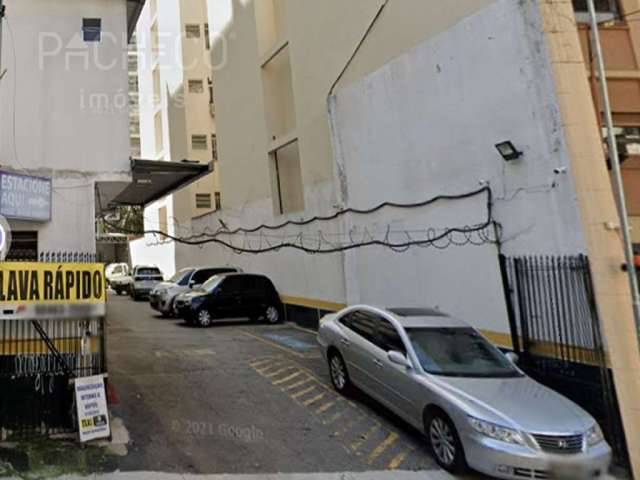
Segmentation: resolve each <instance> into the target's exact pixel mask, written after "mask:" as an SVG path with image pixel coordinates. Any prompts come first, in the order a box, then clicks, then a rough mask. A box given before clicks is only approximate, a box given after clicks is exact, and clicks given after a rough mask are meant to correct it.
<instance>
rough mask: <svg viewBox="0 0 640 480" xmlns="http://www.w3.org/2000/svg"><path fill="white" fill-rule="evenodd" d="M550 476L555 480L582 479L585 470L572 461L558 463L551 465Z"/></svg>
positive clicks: (584, 475)
mask: <svg viewBox="0 0 640 480" xmlns="http://www.w3.org/2000/svg"><path fill="white" fill-rule="evenodd" d="M551 478H554V479H557V480H584V479H585V478H586V471H585V470H584V469H583V468H582V467H581V466H579V465H576V464H572V463H558V464H555V465H552V466H551Z"/></svg>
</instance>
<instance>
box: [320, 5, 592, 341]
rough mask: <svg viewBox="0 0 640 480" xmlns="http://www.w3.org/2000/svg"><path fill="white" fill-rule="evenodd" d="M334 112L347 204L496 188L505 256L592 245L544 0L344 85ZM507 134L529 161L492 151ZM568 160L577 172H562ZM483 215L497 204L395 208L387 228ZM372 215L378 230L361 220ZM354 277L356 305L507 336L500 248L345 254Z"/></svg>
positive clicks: (351, 291)
mask: <svg viewBox="0 0 640 480" xmlns="http://www.w3.org/2000/svg"><path fill="white" fill-rule="evenodd" d="M331 110H332V124H333V129H334V147H335V151H336V162H337V170H338V171H340V172H342V175H343V178H342V185H343V188H342V191H341V194H342V196H343V198H344V202H345V203H346V204H348V205H352V206H360V207H362V206H367V205H373V204H376V203H378V202H379V201H380V199H381V198H384V199H386V200H392V201H395V202H401V203H402V202H404V203H413V202H417V201H420V200H424V199H427V198H430V197H433V196H436V195H441V194H453V195H455V194H464V193H467V192H470V191H474V190H476V189H477V188H479V186H480V185H483V184H487V185H489V186H490V188H491V190H492V192H493V195H494V198H493V201H494V209H493V215H494V219H495V220H496V221H497V222H499V223H500V225H501V226H502V252H503V253H505V254H506V255H528V254H553V255H561V254H576V253H584V252H585V248H586V246H585V239H584V233H583V229H582V226H581V223H580V216H579V210H578V205H577V200H576V191H575V185H574V182H573V179H572V172H571V164H570V160H569V156H568V151H567V148H566V145H565V140H564V136H563V131H562V129H561V128H559V126H560V122H561V119H560V112H559V107H558V99H557V96H556V86H555V84H554V81H553V77H552V70H551V64H550V62H549V59H548V52H547V50H546V48H545V46H544V37H543V35H542V24H541V17H540V15H539V11H538V8H537V5H536V4H535V3H533V2H513V1H510V0H501V1H498V2H495V3H494V4H492V5H490V6H488V7H486V8H485V9H483V10H482V11H480V12H478V13H476V14H475V15H473V16H470V17H469V18H466V19H465V20H463V21H461V22H459V23H458V24H457V25H455V26H453V27H452V28H450V29H448V30H447V31H445V32H443V33H440V34H438V35H437V36H435V37H434V38H432V39H430V40H427V41H425V42H423V43H422V44H420V45H419V46H418V47H416V48H415V49H413V50H412V51H410V52H408V53H406V54H404V55H402V56H400V57H399V58H397V59H396V60H394V61H392V62H390V63H389V64H387V65H385V66H384V67H383V68H381V69H379V70H378V71H376V72H375V73H372V74H370V75H368V76H366V77H365V78H363V79H361V80H359V81H355V82H353V83H352V84H351V85H349V86H347V87H345V88H343V89H341V90H339V91H338V93H337V94H336V95H335V97H334V98H333V99H332V102H331ZM504 140H511V141H512V142H513V143H514V144H515V145H516V146H517V147H518V148H519V149H521V150H522V151H523V157H522V158H521V159H519V160H516V161H512V162H505V161H504V160H503V159H502V158H501V156H500V155H499V154H498V152H497V150H496V148H495V144H497V143H498V142H501V141H504ZM558 168H559V169H563V170H566V173H563V174H556V173H555V172H554V170H555V169H558ZM381 192H384V193H381ZM485 218H486V199H485V198H484V197H478V198H475V199H467V200H464V201H462V200H459V201H448V202H441V203H437V204H434V205H432V206H429V207H425V208H421V209H415V210H412V211H410V212H409V213H404V214H399V213H395V212H391V213H388V214H386V216H385V217H384V218H379V219H378V220H379V223H378V224H377V225H378V228H380V227H382V228H384V225H385V224H388V223H390V222H392V225H393V228H394V229H395V230H409V231H411V232H414V233H411V235H412V236H413V238H421V237H422V238H426V233H420V230H422V231H423V232H424V230H425V229H426V228H429V227H432V228H436V229H438V230H439V231H441V230H442V229H446V228H451V227H464V226H465V225H473V224H478V223H482V222H483V221H484V219H485ZM356 222H357V223H356ZM365 222H366V223H367V224H368V225H375V224H373V223H372V221H371V220H370V219H363V220H360V219H357V220H354V221H353V223H354V224H355V225H356V226H358V225H360V227H362V225H363V224H364V223H365ZM369 228H372V227H371V226H369ZM396 238H397V237H396ZM442 244H445V245H446V242H441V243H440V245H442ZM346 277H347V280H348V283H347V300H348V303H356V302H373V303H381V304H384V305H396V304H403V305H404V304H416V303H429V304H436V305H438V306H439V307H441V308H443V309H444V310H447V311H449V312H451V313H454V314H457V315H459V316H461V317H463V318H468V319H469V320H470V321H472V322H473V323H474V324H475V325H476V326H478V327H480V328H483V329H485V330H489V331H493V332H500V333H507V332H508V331H509V329H508V323H507V317H506V312H505V307H504V295H503V290H502V280H501V277H500V273H499V268H498V251H497V249H496V247H495V246H493V245H485V246H474V245H467V246H461V247H456V246H451V247H450V248H447V249H442V250H440V249H437V248H430V249H419V248H417V249H412V250H409V251H408V252H406V253H404V254H398V253H394V252H390V251H388V250H383V249H378V248H374V249H364V250H356V251H354V252H350V253H347V258H346ZM398 284H401V285H402V287H401V288H398V287H397V286H394V285H398ZM462 299H464V301H461V300H462Z"/></svg>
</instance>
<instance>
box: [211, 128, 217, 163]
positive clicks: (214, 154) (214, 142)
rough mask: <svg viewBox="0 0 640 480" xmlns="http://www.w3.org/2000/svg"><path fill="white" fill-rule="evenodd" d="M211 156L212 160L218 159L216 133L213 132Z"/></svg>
mask: <svg viewBox="0 0 640 480" xmlns="http://www.w3.org/2000/svg"><path fill="white" fill-rule="evenodd" d="M211 157H212V158H213V161H214V162H215V161H217V160H218V135H216V134H215V133H212V134H211Z"/></svg>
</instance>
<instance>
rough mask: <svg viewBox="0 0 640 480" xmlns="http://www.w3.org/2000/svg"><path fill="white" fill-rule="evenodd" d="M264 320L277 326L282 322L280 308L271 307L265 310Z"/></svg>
mask: <svg viewBox="0 0 640 480" xmlns="http://www.w3.org/2000/svg"><path fill="white" fill-rule="evenodd" d="M264 319H265V321H266V322H267V323H269V324H271V325H275V324H276V323H279V322H280V310H279V309H278V307H276V306H273V305H270V306H268V307H267V308H266V309H265V310H264Z"/></svg>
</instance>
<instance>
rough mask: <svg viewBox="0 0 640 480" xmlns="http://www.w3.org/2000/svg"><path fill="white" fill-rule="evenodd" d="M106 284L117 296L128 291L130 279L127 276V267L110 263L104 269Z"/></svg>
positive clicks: (122, 264) (124, 264)
mask: <svg viewBox="0 0 640 480" xmlns="http://www.w3.org/2000/svg"><path fill="white" fill-rule="evenodd" d="M105 274H106V277H107V283H108V284H109V287H110V288H111V289H113V290H114V291H115V292H116V293H117V294H118V295H122V294H123V293H126V292H128V291H129V285H130V284H131V277H130V276H129V265H127V264H126V263H112V264H111V265H107V268H106V269H105Z"/></svg>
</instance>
